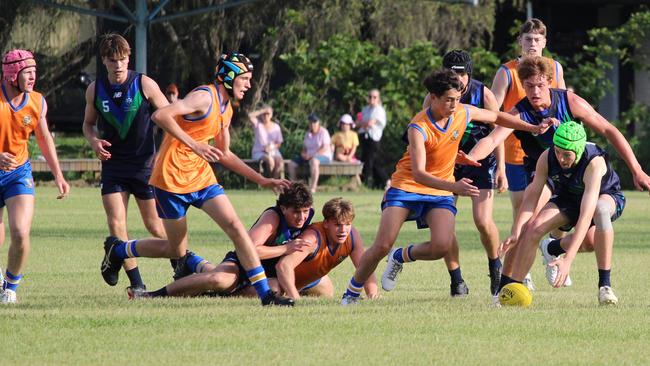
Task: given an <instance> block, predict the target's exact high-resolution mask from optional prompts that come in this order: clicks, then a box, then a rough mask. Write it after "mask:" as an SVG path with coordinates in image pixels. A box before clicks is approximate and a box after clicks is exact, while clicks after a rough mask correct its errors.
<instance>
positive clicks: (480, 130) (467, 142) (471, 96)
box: [460, 79, 494, 157]
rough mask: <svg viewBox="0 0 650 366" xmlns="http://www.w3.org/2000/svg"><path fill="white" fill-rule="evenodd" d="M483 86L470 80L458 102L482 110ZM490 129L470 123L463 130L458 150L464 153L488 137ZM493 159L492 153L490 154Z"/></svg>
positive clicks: (475, 122) (473, 122) (476, 122)
mask: <svg viewBox="0 0 650 366" xmlns="http://www.w3.org/2000/svg"><path fill="white" fill-rule="evenodd" d="M484 88H485V85H484V84H483V83H482V82H480V81H478V80H474V79H470V81H469V85H468V87H467V90H466V91H465V93H464V94H463V95H462V96H461V97H460V102H461V103H463V104H469V105H473V106H474V107H477V108H483V100H484V96H485V95H484V91H485V89H484ZM490 132H492V129H491V128H490V126H489V125H487V124H485V123H482V122H478V121H470V122H469V123H468V124H467V127H466V128H465V133H464V134H463V138H462V140H461V141H460V149H461V150H462V151H464V152H466V153H469V152H470V150H472V148H473V147H474V145H476V144H477V143H478V141H479V140H480V139H482V138H484V137H485V136H487V135H489V134H490ZM490 155H492V156H493V157H494V153H492V154H490Z"/></svg>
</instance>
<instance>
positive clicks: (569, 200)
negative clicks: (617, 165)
mask: <svg viewBox="0 0 650 366" xmlns="http://www.w3.org/2000/svg"><path fill="white" fill-rule="evenodd" d="M586 141H587V137H586V133H585V130H584V128H583V127H582V125H580V124H578V123H576V122H573V121H570V122H565V123H563V124H561V125H560V126H559V127H558V129H557V130H556V131H555V135H554V136H553V146H552V147H551V148H549V149H547V150H546V151H544V152H543V153H542V154H541V156H540V158H539V160H538V162H537V167H536V169H535V176H534V178H533V182H532V183H531V185H530V186H529V188H528V189H527V192H526V195H525V196H524V200H523V203H522V205H521V209H520V210H519V214H518V215H517V218H516V220H515V223H514V225H513V230H512V235H511V236H510V237H509V238H508V239H506V241H505V242H504V248H503V249H504V250H508V249H510V247H512V246H514V245H517V246H519V247H520V248H519V250H517V252H516V255H515V258H514V261H513V263H514V266H513V271H512V275H511V276H510V277H508V276H506V275H505V274H504V275H503V276H502V281H501V287H503V286H505V285H506V284H507V283H510V282H521V281H523V279H524V276H525V275H526V273H528V271H529V270H530V267H531V266H532V264H533V262H534V260H535V250H536V248H537V243H539V241H540V240H541V239H542V237H543V236H544V235H545V234H547V233H548V232H550V231H551V230H554V229H557V228H559V229H561V230H563V231H569V230H571V228H573V227H575V231H574V232H573V234H571V235H568V236H566V237H564V238H562V239H555V240H544V241H542V243H541V245H540V249H541V251H542V255H543V256H544V262H545V263H547V270H546V277H547V279H548V280H549V282H551V284H552V285H553V286H554V287H560V286H562V285H563V284H564V281H565V280H566V278H567V277H568V275H569V271H570V269H571V263H572V262H573V260H574V258H575V256H576V253H577V252H578V250H579V249H582V250H583V251H594V250H595V252H596V262H597V264H598V288H599V291H598V301H599V302H600V304H601V305H606V304H616V303H618V299H617V298H616V295H615V294H614V291H613V290H612V288H611V283H610V271H611V261H612V247H613V244H614V229H613V227H612V221H614V220H616V219H617V218H618V217H620V215H621V213H622V211H623V208H624V207H625V197H624V196H623V194H622V193H621V186H620V182H619V178H618V175H617V174H616V172H615V171H614V170H612V167H611V165H610V163H609V161H608V158H607V155H606V153H605V152H604V151H603V150H602V149H601V148H600V147H598V146H596V145H594V144H591V143H587V142H586ZM548 178H550V179H551V180H552V181H553V192H552V193H553V195H552V197H551V199H550V200H549V202H548V203H547V204H546V205H545V206H544V207H543V208H542V209H541V211H540V212H539V213H538V214H537V215H535V214H534V211H535V207H536V205H537V203H538V201H539V199H540V195H541V194H542V191H543V190H544V186H545V185H546V181H547V179H548ZM562 254H564V256H561V255H562ZM499 290H500V289H499Z"/></svg>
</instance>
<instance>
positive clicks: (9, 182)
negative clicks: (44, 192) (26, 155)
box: [0, 160, 34, 208]
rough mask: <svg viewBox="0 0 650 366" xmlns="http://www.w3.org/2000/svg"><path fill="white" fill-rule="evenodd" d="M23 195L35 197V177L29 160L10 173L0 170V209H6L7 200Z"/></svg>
mask: <svg viewBox="0 0 650 366" xmlns="http://www.w3.org/2000/svg"><path fill="white" fill-rule="evenodd" d="M21 194H29V195H32V196H33V195H34V177H32V164H31V163H30V162H29V160H27V161H26V162H25V163H24V164H23V165H20V166H18V167H17V168H16V169H14V170H12V171H10V172H7V171H4V170H0V208H2V207H5V205H6V203H5V201H6V200H7V199H9V198H11V197H14V196H18V195H21Z"/></svg>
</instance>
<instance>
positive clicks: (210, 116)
mask: <svg viewBox="0 0 650 366" xmlns="http://www.w3.org/2000/svg"><path fill="white" fill-rule="evenodd" d="M195 90H205V91H208V92H210V94H211V96H212V103H211V104H210V108H209V109H208V112H207V113H206V114H205V115H204V116H202V117H200V118H196V119H188V118H187V117H185V116H178V117H176V122H177V123H178V125H179V126H180V127H181V128H182V129H183V130H184V131H185V132H187V134H188V135H190V136H191V137H192V138H193V139H194V140H196V141H197V142H204V143H208V142H209V141H210V140H211V139H213V138H215V137H216V136H217V135H219V133H221V131H223V130H224V129H226V128H228V126H229V124H230V120H231V118H232V107H231V105H230V103H228V106H227V107H226V109H225V111H224V112H223V113H222V112H221V105H220V103H219V97H218V91H217V88H216V87H215V85H204V86H200V87H198V88H196V89H195ZM216 183H217V177H216V176H215V175H214V172H213V170H212V167H211V166H210V164H209V163H208V162H207V161H205V160H204V159H202V158H201V157H199V156H198V155H196V154H195V153H194V152H193V151H192V149H190V148H189V147H187V145H185V144H183V143H182V142H180V141H179V140H177V139H176V138H174V137H172V136H171V135H169V134H166V135H165V138H164V140H163V143H162V144H161V146H160V152H159V153H158V156H157V158H156V163H155V164H154V167H153V172H152V173H151V179H150V180H149V184H151V185H152V186H154V187H158V188H160V189H163V190H165V191H168V192H172V193H178V194H185V193H192V192H197V191H200V190H201V189H203V188H206V187H208V186H210V185H212V184H216Z"/></svg>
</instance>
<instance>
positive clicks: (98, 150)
mask: <svg viewBox="0 0 650 366" xmlns="http://www.w3.org/2000/svg"><path fill="white" fill-rule="evenodd" d="M110 146H111V143H110V142H108V141H106V140H102V139H95V140H93V142H92V144H91V147H92V148H93V151H94V152H95V155H97V158H98V159H99V160H108V159H110V158H111V153H110V152H109V151H108V150H106V148H107V147H110Z"/></svg>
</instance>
